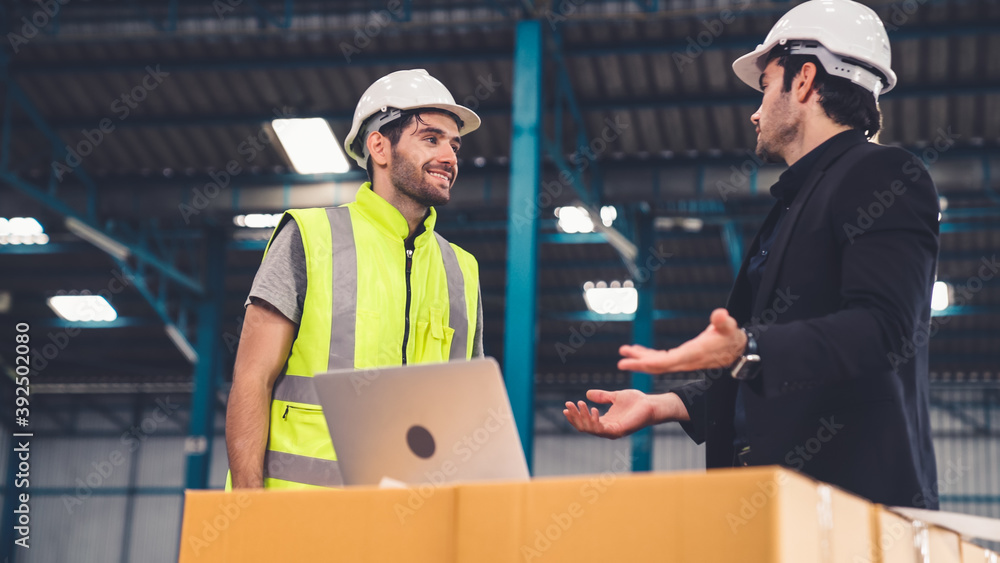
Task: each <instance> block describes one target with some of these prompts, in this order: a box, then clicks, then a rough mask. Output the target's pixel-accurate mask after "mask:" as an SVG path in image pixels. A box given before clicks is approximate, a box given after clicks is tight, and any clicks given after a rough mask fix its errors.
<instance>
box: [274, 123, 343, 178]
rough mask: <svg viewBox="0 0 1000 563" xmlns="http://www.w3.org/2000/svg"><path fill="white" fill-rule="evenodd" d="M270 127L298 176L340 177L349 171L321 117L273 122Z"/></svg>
mask: <svg viewBox="0 0 1000 563" xmlns="http://www.w3.org/2000/svg"><path fill="white" fill-rule="evenodd" d="M271 126H272V127H273V128H274V132H275V134H276V135H277V136H278V140H279V141H280V142H281V146H282V147H284V149H285V154H287V155H288V160H290V161H291V164H292V167H293V168H295V171H296V172H298V173H299V174H329V173H334V174H342V173H344V172H347V171H348V170H350V169H351V165H350V164H349V163H348V162H347V156H346V155H345V154H344V150H343V149H342V148H341V146H340V143H338V142H337V138H336V137H334V135H333V130H331V129H330V124H329V123H327V121H326V120H325V119H323V118H322V117H312V118H307V119H275V120H274V121H272V122H271Z"/></svg>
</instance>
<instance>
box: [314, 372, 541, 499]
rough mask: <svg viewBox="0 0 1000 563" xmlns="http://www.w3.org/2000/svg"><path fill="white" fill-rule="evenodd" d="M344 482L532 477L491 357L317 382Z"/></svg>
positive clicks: (320, 377) (330, 375)
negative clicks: (386, 478)
mask: <svg viewBox="0 0 1000 563" xmlns="http://www.w3.org/2000/svg"><path fill="white" fill-rule="evenodd" d="M314 381H315V385H316V391H317V393H318V395H319V402H320V405H322V407H323V414H324V416H325V417H326V423H327V426H328V427H329V429H330V437H331V438H332V440H333V445H334V449H335V450H336V452H337V459H338V462H339V465H340V472H341V474H342V475H343V478H344V484H345V485H377V484H378V483H379V482H380V481H381V480H382V478H383V477H389V478H391V479H395V480H397V481H402V482H404V483H409V484H421V483H433V484H435V485H440V484H443V483H457V482H470V481H486V480H522V481H524V480H528V479H529V474H528V465H527V463H526V462H525V459H524V451H523V450H522V449H521V439H520V437H519V436H518V434H517V426H516V425H515V423H514V416H513V412H512V411H511V407H510V400H509V399H508V397H507V389H506V387H505V386H504V383H503V378H502V376H501V375H500V366H499V365H498V364H497V362H496V360H494V359H493V358H480V359H475V360H470V361H461V362H449V363H442V364H418V365H409V366H402V367H391V368H381V369H365V370H351V369H348V370H334V371H330V372H327V373H321V374H317V375H316V377H315V378H314Z"/></svg>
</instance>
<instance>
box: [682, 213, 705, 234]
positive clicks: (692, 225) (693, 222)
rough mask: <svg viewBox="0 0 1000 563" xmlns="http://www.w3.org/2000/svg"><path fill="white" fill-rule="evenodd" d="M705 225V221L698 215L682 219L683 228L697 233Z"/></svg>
mask: <svg viewBox="0 0 1000 563" xmlns="http://www.w3.org/2000/svg"><path fill="white" fill-rule="evenodd" d="M704 226H705V222H704V221H702V220H701V219H698V218H697V217H687V218H685V219H681V228H682V229H684V230H685V231H687V232H689V233H697V232H699V231H701V228H702V227H704Z"/></svg>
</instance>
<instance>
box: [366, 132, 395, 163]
mask: <svg viewBox="0 0 1000 563" xmlns="http://www.w3.org/2000/svg"><path fill="white" fill-rule="evenodd" d="M366 144H367V145H368V155H369V156H368V158H370V159H372V160H373V161H374V162H375V164H377V165H379V166H385V165H386V164H388V163H389V153H390V152H391V149H392V147H391V144H390V143H389V138H388V137H386V136H385V135H383V134H381V133H379V132H378V131H375V132H374V133H372V134H371V135H368V140H367V141H366Z"/></svg>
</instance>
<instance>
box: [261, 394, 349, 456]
mask: <svg viewBox="0 0 1000 563" xmlns="http://www.w3.org/2000/svg"><path fill="white" fill-rule="evenodd" d="M283 410H284V412H283V414H282V416H281V418H280V419H279V420H277V421H272V423H271V447H270V449H272V450H276V451H281V452H286V453H292V454H296V455H304V456H308V457H318V458H320V459H331V460H332V459H336V458H337V457H336V455H335V454H334V452H333V443H332V442H330V431H329V430H328V429H327V427H326V418H325V417H324V416H323V409H321V408H319V407H300V406H295V405H290V404H286V405H285V408H284V409H283ZM276 430H277V431H276Z"/></svg>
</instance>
